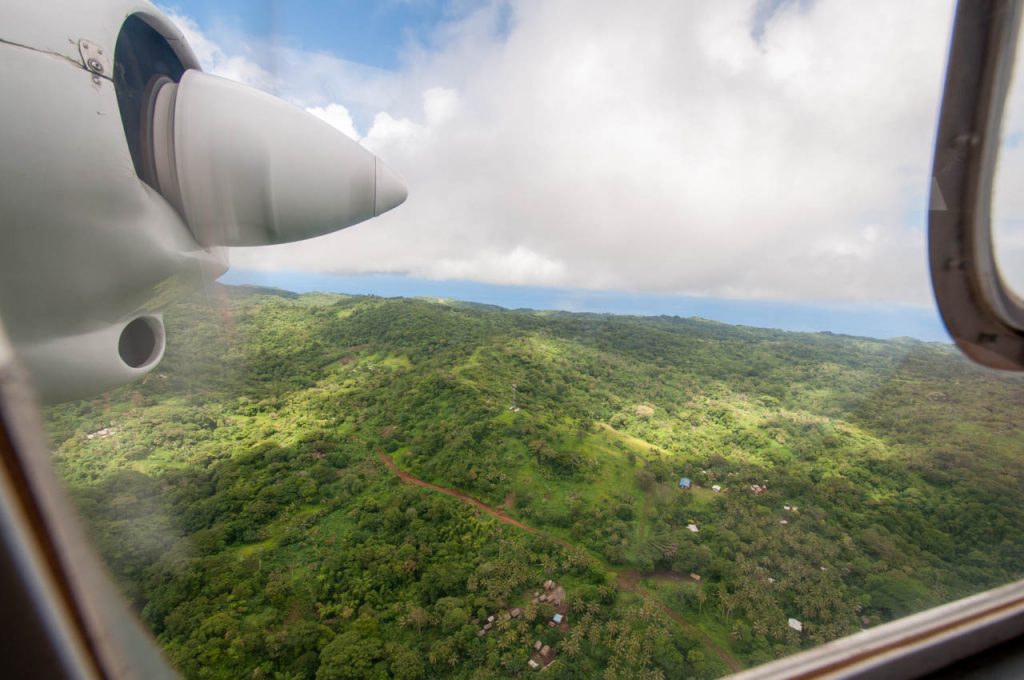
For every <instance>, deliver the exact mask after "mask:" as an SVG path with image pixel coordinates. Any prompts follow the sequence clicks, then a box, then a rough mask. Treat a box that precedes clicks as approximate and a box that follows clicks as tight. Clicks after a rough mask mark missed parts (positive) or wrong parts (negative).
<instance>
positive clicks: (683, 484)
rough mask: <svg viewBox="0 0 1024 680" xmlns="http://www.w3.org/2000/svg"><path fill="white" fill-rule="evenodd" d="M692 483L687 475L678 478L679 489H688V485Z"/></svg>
mask: <svg viewBox="0 0 1024 680" xmlns="http://www.w3.org/2000/svg"><path fill="white" fill-rule="evenodd" d="M692 485H693V482H691V481H690V478H689V477H683V478H682V479H680V480H679V488H680V489H689V488H690V486H692Z"/></svg>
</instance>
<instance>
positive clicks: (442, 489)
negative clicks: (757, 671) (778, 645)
mask: <svg viewBox="0 0 1024 680" xmlns="http://www.w3.org/2000/svg"><path fill="white" fill-rule="evenodd" d="M377 456H378V457H379V458H380V460H381V462H382V463H384V465H385V467H387V469H388V470H390V471H391V472H392V473H394V474H395V475H396V476H397V477H398V478H399V479H401V480H402V481H403V482H405V483H406V484H412V485H414V486H421V487H423V488H424V489H430V490H432V491H437V492H438V493H443V494H444V495H446V496H451V497H452V498H457V499H458V500H460V501H462V502H463V503H467V504H469V505H472V506H473V507H474V508H477V509H478V510H480V511H482V512H485V513H487V514H488V515H490V516H491V517H494V518H495V519H497V520H498V521H499V522H504V523H505V524H508V525H511V526H514V527H516V528H517V529H522V530H523V531H528V532H530V533H531V534H537V535H540V536H544V537H546V538H548V539H549V540H551V541H554V542H555V543H558V544H559V545H561V546H563V547H565V548H570V549H575V546H573V545H572V544H571V543H569V542H568V541H564V540H562V539H561V538H558V537H555V536H551V535H548V534H545V533H543V532H541V531H538V530H537V529H535V528H533V527H531V526H528V525H526V524H523V523H522V522H520V521H519V520H517V519H516V518H515V517H512V516H511V515H509V514H508V513H506V512H504V511H502V510H499V509H497V508H493V507H491V506H490V505H487V504H486V503H484V502H483V501H481V500H479V499H477V498H473V497H472V496H469V495H467V494H465V493H463V492H461V491H459V490H458V489H450V488H448V487H446V486H440V485H439V484H434V483H433V482H428V481H426V480H423V479H420V478H419V477H415V476H413V475H411V474H409V473H408V472H406V471H405V470H403V469H402V468H400V467H398V465H397V464H396V463H395V461H394V460H392V458H391V456H389V455H387V454H386V453H384V452H383V451H378V452H377ZM667 574H671V577H673V578H675V577H679V578H680V579H684V580H690V579H689V578H688V577H686V576H680V575H678V574H673V573H672V572H666V573H665V574H659V575H660V576H663V577H665V576H666V575H667ZM657 576H658V575H656V577H657ZM642 578H644V575H642V574H640V573H639V572H638V571H636V570H634V569H629V570H626V571H622V572H619V574H618V584H619V588H620V589H622V590H626V591H629V592H633V593H637V594H639V595H641V596H642V597H644V598H647V599H652V600H653V601H654V602H655V603H657V604H658V606H660V607H661V609H662V611H664V612H665V614H666V615H668V616H669V618H671V619H672V620H673V621H675V622H676V623H678V624H679V625H680V626H682V627H683V628H684V629H686V630H688V631H692V632H693V633H695V634H696V635H698V636H699V637H700V638H701V639H702V640H703V641H704V643H705V644H706V645H707V646H708V649H710V650H711V651H712V652H714V653H715V655H717V656H718V658H720V659H721V660H722V661H723V662H725V664H726V665H727V666H728V667H729V668H731V669H732V670H733V672H738V671H741V670H743V666H742V665H740V662H739V661H737V660H736V657H734V656H732V655H731V654H729V652H727V651H725V650H724V649H722V647H720V646H719V645H718V644H717V643H716V642H715V641H714V640H712V639H711V638H710V637H709V636H708V635H707V633H705V632H704V631H702V630H701V629H700V628H698V627H696V626H694V625H693V624H692V623H690V622H688V621H687V620H686V619H684V618H683V617H682V616H680V615H679V614H677V613H676V612H675V611H673V610H672V609H670V608H669V607H668V606H667V605H666V604H664V603H663V602H661V601H660V600H658V599H657V598H656V597H654V595H652V594H651V593H650V592H648V591H647V589H646V588H644V586H643V584H642V583H641V579H642Z"/></svg>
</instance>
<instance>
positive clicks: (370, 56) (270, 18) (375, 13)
mask: <svg viewBox="0 0 1024 680" xmlns="http://www.w3.org/2000/svg"><path fill="white" fill-rule="evenodd" d="M161 6H162V7H163V8H164V9H166V10H170V11H172V12H174V13H176V14H183V15H186V16H188V17H191V18H192V19H194V20H195V21H196V22H197V23H198V24H199V25H200V26H201V27H203V28H204V29H206V30H208V31H210V32H211V33H226V32H237V33H240V34H244V35H250V36H257V37H261V38H274V39H276V40H281V41H284V42H286V43H288V44H290V45H292V46H294V47H300V48H302V49H305V50H310V51H324V52H329V53H331V54H334V55H336V56H338V57H341V58H343V59H347V60H350V61H355V62H359V63H362V64H367V65H369V66H376V67H378V68H384V69H396V68H398V67H399V66H400V61H401V55H402V52H403V49H404V48H405V47H406V46H407V45H408V44H409V43H425V42H429V41H430V39H431V36H432V35H433V31H434V29H435V27H436V26H437V24H438V23H439V22H441V21H444V20H446V19H452V18H453V17H456V16H458V15H459V13H460V12H459V10H457V9H455V7H454V6H453V5H452V3H448V2H441V1H440V0H405V1H402V0H383V1H380V2H372V1H369V0H360V1H352V0H344V1H342V2H329V1H326V0H289V1H288V2H283V1H280V0H278V1H273V0H220V1H219V2H205V1H202V0H176V1H175V2H170V3H162V4H161ZM470 6H471V5H470V4H469V3H463V4H460V5H459V7H462V9H463V11H465V9H466V8H468V7H470Z"/></svg>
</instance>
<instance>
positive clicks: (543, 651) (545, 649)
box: [540, 645, 551, 659]
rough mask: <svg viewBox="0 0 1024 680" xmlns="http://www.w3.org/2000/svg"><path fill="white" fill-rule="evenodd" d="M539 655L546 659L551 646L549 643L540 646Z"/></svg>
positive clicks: (549, 654)
mask: <svg viewBox="0 0 1024 680" xmlns="http://www.w3.org/2000/svg"><path fill="white" fill-rule="evenodd" d="M540 655H541V656H542V657H543V658H545V659H547V658H548V657H549V656H551V647H550V645H544V646H543V647H541V648H540Z"/></svg>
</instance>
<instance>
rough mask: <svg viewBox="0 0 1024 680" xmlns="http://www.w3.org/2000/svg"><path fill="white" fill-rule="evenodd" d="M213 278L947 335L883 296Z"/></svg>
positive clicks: (281, 275) (885, 334)
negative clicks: (827, 299) (741, 295)
mask: <svg viewBox="0 0 1024 680" xmlns="http://www.w3.org/2000/svg"><path fill="white" fill-rule="evenodd" d="M219 281H220V282H221V283H225V284H229V285H254V286H263V287H270V288H279V289H282V290H286V291H290V292H293V293H312V292H324V293H345V294H351V295H379V296H382V297H428V298H448V299H453V300H458V301H461V302H472V303H478V304H487V305H495V306H498V307H502V308H504V309H510V310H514V309H532V310H536V311H564V312H585V313H598V314H623V315H633V316H678V317H684V318H686V317H700V318H703V319H708V320H711V321H718V322H721V323H727V324H732V325H741V326H752V327H758V328H769V329H777V330H783V331H794V332H805V333H823V332H829V333H836V334H840V335H852V336H859V337H869V338H877V339H881V340H890V339H893V338H900V337H909V338H913V339H915V340H921V341H924V342H942V343H947V344H949V343H951V342H952V339H951V338H950V336H949V334H948V333H947V332H946V329H945V326H944V325H943V324H942V321H941V319H940V318H939V315H938V311H937V310H936V309H935V308H934V307H916V306H912V305H900V304H891V303H852V302H846V303H809V302H782V301H769V300H736V299H727V298H711V297H697V296H686V295H674V294H670V293H638V292H629V291H606V290H584V289H570V288H548V287H540V286H508V285H495V284H487V283H478V282H475V281H465V280H434V279H421V278H415V277H410V276H402V275H396V274H367V275H358V276H342V275H333V274H317V273H308V272H289V271H256V270H246V269H235V268H232V269H230V270H229V271H228V272H227V273H226V274H225V275H224V276H222V277H221V278H220V279H219Z"/></svg>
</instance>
